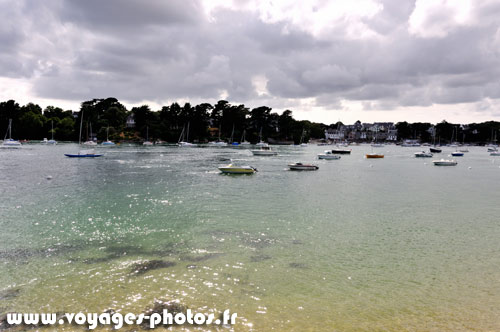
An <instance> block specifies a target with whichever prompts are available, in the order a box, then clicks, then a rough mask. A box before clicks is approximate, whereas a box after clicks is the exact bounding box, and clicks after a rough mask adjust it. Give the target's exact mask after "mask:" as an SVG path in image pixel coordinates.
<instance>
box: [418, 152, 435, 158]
mask: <svg viewBox="0 0 500 332" xmlns="http://www.w3.org/2000/svg"><path fill="white" fill-rule="evenodd" d="M432 156H433V154H432V153H430V152H425V151H422V152H415V157H416V158H432Z"/></svg>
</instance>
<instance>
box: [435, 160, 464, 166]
mask: <svg viewBox="0 0 500 332" xmlns="http://www.w3.org/2000/svg"><path fill="white" fill-rule="evenodd" d="M432 163H433V164H434V166H457V164H458V163H457V162H456V161H455V160H446V159H441V160H434V161H433V162H432Z"/></svg>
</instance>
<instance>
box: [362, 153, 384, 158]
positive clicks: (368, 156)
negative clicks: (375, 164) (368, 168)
mask: <svg viewBox="0 0 500 332" xmlns="http://www.w3.org/2000/svg"><path fill="white" fill-rule="evenodd" d="M366 158H367V159H380V158H384V155H383V154H380V153H367V154H366Z"/></svg>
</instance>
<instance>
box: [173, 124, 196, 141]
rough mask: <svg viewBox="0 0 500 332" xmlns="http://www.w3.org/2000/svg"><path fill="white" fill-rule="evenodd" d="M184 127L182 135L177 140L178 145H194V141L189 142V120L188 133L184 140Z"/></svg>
mask: <svg viewBox="0 0 500 332" xmlns="http://www.w3.org/2000/svg"><path fill="white" fill-rule="evenodd" d="M184 129H185V128H184V127H182V132H181V136H179V141H178V142H177V145H178V146H194V144H193V143H189V122H188V125H187V134H186V140H185V141H184Z"/></svg>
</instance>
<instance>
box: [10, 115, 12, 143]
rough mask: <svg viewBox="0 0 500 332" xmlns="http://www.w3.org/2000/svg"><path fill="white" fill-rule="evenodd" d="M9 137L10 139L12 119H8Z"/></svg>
mask: <svg viewBox="0 0 500 332" xmlns="http://www.w3.org/2000/svg"><path fill="white" fill-rule="evenodd" d="M9 139H12V119H9Z"/></svg>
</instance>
